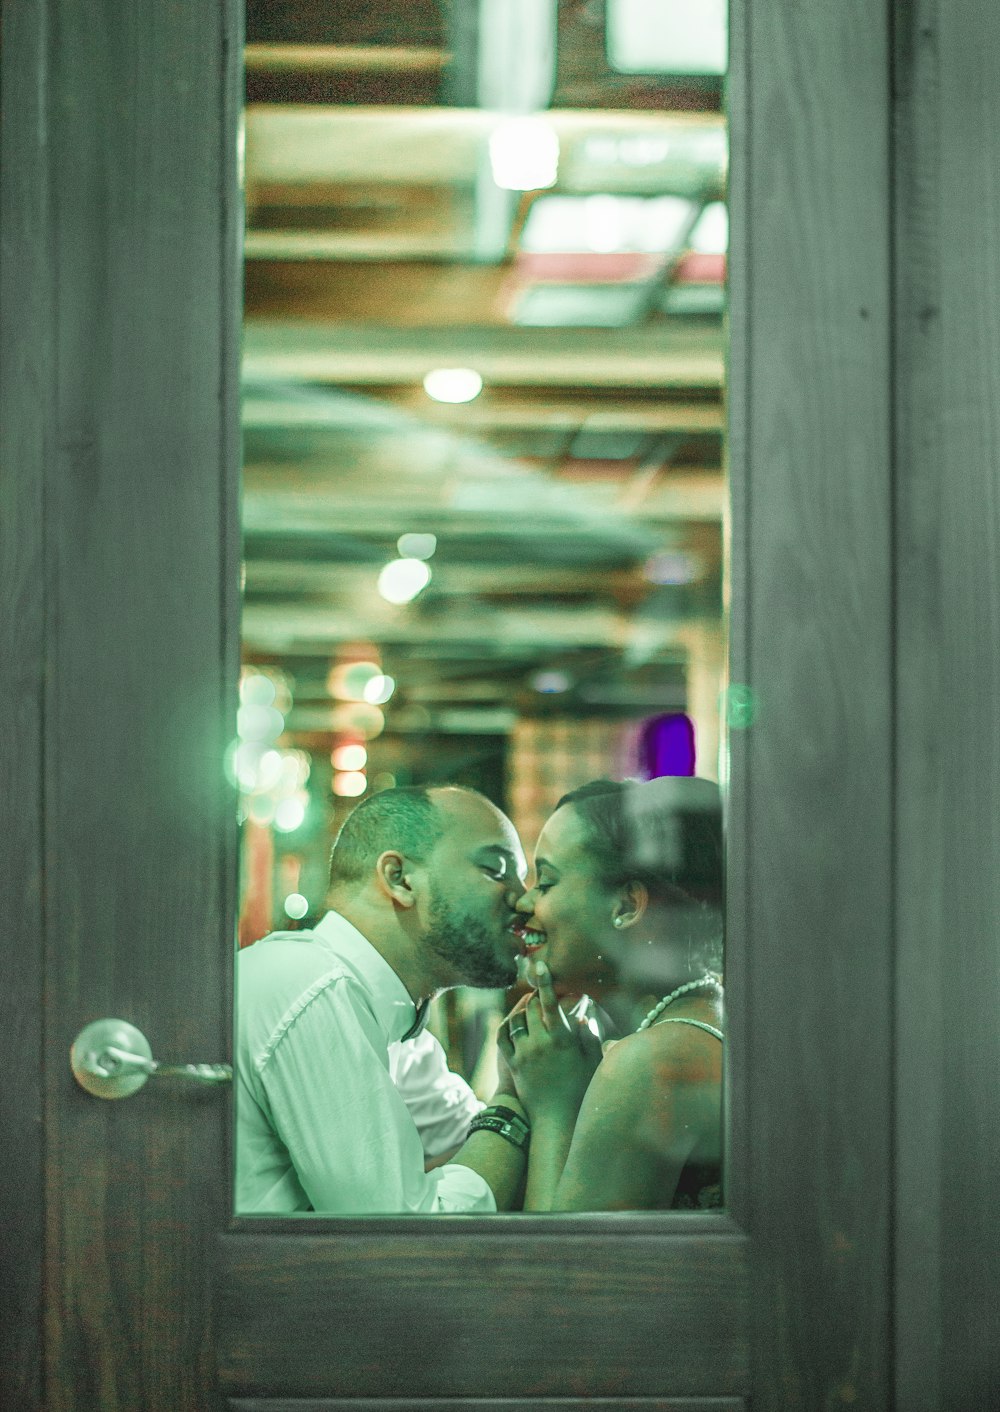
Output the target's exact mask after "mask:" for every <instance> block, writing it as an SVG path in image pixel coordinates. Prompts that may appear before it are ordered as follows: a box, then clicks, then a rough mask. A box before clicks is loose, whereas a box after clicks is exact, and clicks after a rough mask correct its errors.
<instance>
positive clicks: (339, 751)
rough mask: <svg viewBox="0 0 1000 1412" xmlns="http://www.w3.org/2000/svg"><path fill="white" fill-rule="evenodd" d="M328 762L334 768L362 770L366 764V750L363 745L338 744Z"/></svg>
mask: <svg viewBox="0 0 1000 1412" xmlns="http://www.w3.org/2000/svg"><path fill="white" fill-rule="evenodd" d="M330 763H331V764H332V765H333V768H334V769H335V770H363V769H364V767H365V766H366V765H367V764H368V751H367V750H366V749H365V747H364V746H363V745H338V746H337V748H336V749H335V750H334V752H333V754H332V755H331V756H330Z"/></svg>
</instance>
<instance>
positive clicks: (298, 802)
mask: <svg viewBox="0 0 1000 1412" xmlns="http://www.w3.org/2000/svg"><path fill="white" fill-rule="evenodd" d="M305 817H306V800H305V799H303V798H302V796H301V795H300V794H293V795H292V796H291V797H290V798H288V799H281V800H279V801H278V803H277V805H276V806H275V810H274V827H275V828H276V829H277V830H278V832H279V833H294V832H295V830H296V829H298V828H301V827H302V825H303V824H304V823H305Z"/></svg>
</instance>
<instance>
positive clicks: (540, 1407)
mask: <svg viewBox="0 0 1000 1412" xmlns="http://www.w3.org/2000/svg"><path fill="white" fill-rule="evenodd" d="M227 1406H228V1408H229V1412H744V1409H745V1408H746V1406H747V1404H746V1402H744V1400H743V1398H741V1397H588V1398H585V1399H584V1398H576V1397H532V1398H530V1399H525V1398H491V1397H459V1398H453V1397H448V1398H440V1397H432V1398H413V1397H377V1398H367V1397H335V1398H329V1397H322V1398H312V1397H310V1398H298V1397H282V1398H270V1397H268V1398H256V1397H250V1398H247V1397H236V1398H231V1399H230V1400H229V1402H228V1404H227Z"/></svg>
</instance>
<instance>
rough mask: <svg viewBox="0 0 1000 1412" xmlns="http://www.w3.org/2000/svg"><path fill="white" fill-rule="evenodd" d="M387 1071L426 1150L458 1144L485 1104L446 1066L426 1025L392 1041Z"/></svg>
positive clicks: (430, 1153)
mask: <svg viewBox="0 0 1000 1412" xmlns="http://www.w3.org/2000/svg"><path fill="white" fill-rule="evenodd" d="M389 1073H390V1075H391V1076H392V1081H393V1083H394V1084H395V1085H396V1091H397V1093H399V1095H400V1097H401V1098H402V1100H403V1102H404V1103H405V1104H406V1107H407V1109H408V1110H409V1114H410V1117H411V1118H412V1119H413V1121H414V1123H415V1124H416V1128H417V1132H418V1133H419V1134H420V1141H421V1143H422V1144H423V1149H424V1155H425V1156H427V1157H439V1156H440V1155H441V1153H442V1152H452V1151H454V1149H455V1148H456V1147H461V1145H462V1143H463V1142H464V1141H465V1139H466V1138H467V1137H468V1135H469V1124H470V1123H471V1122H472V1120H473V1118H474V1117H475V1116H476V1114H477V1113H479V1112H480V1111H481V1110H482V1108H483V1107H484V1104H483V1103H482V1102H481V1100H480V1099H478V1098H477V1097H476V1095H475V1094H474V1093H473V1091H472V1089H471V1088H470V1087H469V1085H468V1084H467V1083H466V1082H465V1080H464V1079H463V1078H462V1076H461V1075H460V1074H456V1073H454V1072H453V1071H452V1070H451V1069H449V1068H448V1060H447V1057H446V1056H445V1052H444V1050H443V1049H442V1047H441V1045H440V1043H439V1042H438V1040H437V1039H436V1038H435V1036H434V1035H433V1034H431V1032H430V1030H424V1031H423V1032H422V1033H421V1034H419V1035H417V1036H416V1038H415V1039H406V1040H397V1041H396V1043H395V1044H390V1046H389Z"/></svg>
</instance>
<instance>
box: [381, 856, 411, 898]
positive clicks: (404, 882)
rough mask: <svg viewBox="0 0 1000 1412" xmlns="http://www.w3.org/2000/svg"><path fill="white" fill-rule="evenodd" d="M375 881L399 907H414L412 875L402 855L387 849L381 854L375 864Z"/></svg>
mask: <svg viewBox="0 0 1000 1412" xmlns="http://www.w3.org/2000/svg"><path fill="white" fill-rule="evenodd" d="M375 881H376V884H377V886H378V888H379V891H380V892H382V893H383V894H384V895H385V896H386V897H388V898H389V900H390V901H391V902H394V903H395V904H396V905H397V907H412V906H413V905H414V903H415V902H416V900H417V899H416V897H415V896H414V893H413V888H412V887H411V886H410V874H409V871H408V869H407V862H406V859H405V858H404V857H403V855H402V853H396V852H394V851H393V850H392V849H386V851H385V852H384V853H380V854H379V856H378V858H377V860H376V863H375Z"/></svg>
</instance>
